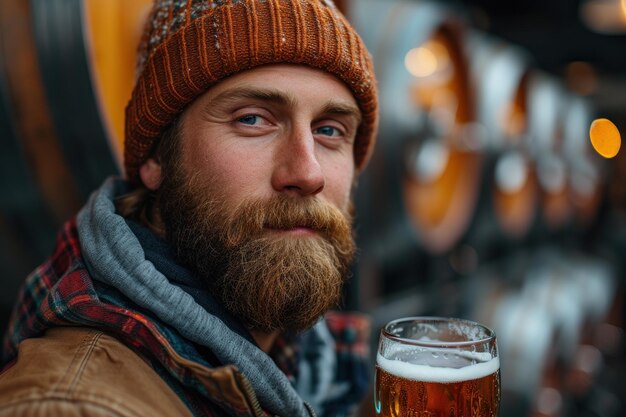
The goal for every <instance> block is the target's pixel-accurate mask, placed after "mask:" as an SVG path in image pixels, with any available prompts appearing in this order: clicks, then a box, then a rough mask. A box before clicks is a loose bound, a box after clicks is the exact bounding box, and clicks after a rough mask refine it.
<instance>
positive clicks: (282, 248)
mask: <svg viewBox="0 0 626 417" xmlns="http://www.w3.org/2000/svg"><path fill="white" fill-rule="evenodd" d="M159 203H160V208H161V212H162V213H161V214H162V216H163V220H164V221H165V225H166V228H167V235H168V239H169V241H170V242H171V243H172V245H173V247H174V249H175V253H176V254H177V256H178V258H179V259H180V260H181V261H183V262H184V263H185V264H186V265H187V266H188V267H190V268H191V269H193V270H195V271H196V272H197V273H199V274H200V276H202V277H203V278H204V279H205V280H206V283H207V284H208V287H209V288H210V289H211V290H212V292H213V293H214V294H215V295H216V296H217V297H218V299H219V300H220V301H221V302H222V303H223V304H224V306H225V308H226V309H227V310H228V311H230V312H231V313H232V314H233V315H235V316H236V317H238V318H239V319H240V320H241V321H242V322H243V324H244V325H245V326H247V327H248V328H249V329H251V330H259V331H264V332H270V331H273V330H289V331H296V332H297V331H301V330H304V329H307V328H308V327H310V326H312V325H313V324H314V323H315V322H316V321H317V320H318V319H319V317H320V316H321V315H322V314H323V313H324V312H325V311H327V310H328V309H329V308H331V307H333V306H335V305H337V304H338V303H339V301H340V298H341V288H342V284H343V282H344V280H345V278H346V276H347V274H348V271H349V265H350V263H351V261H352V258H353V255H354V249H355V246H354V240H353V237H352V229H351V216H350V215H349V214H348V213H344V212H342V211H340V210H339V209H337V208H335V207H334V206H332V205H330V204H328V203H324V202H321V201H320V200H319V199H317V198H315V197H311V198H306V199H305V198H294V197H284V196H279V197H276V198H274V199H272V200H270V201H245V202H243V203H242V204H240V205H239V206H238V207H237V208H233V207H231V206H229V205H228V204H226V199H225V198H223V197H221V196H220V195H219V194H218V193H217V192H215V190H211V189H209V187H206V186H200V185H198V184H196V183H195V182H194V181H193V180H191V179H187V178H184V176H182V175H180V174H177V175H172V176H169V177H166V180H165V181H164V183H163V184H162V186H161V189H160V192H159ZM295 228H305V229H304V230H307V231H311V232H312V233H303V234H298V233H289V232H285V230H289V229H295Z"/></svg>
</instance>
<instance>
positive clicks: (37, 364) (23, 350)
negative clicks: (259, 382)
mask: <svg viewBox="0 0 626 417" xmlns="http://www.w3.org/2000/svg"><path fill="white" fill-rule="evenodd" d="M198 373H200V374H204V375H205V378H203V379H204V381H203V382H204V384H205V385H206V386H207V389H208V390H209V391H210V392H211V391H214V390H216V389H217V390H219V392H220V394H221V396H223V399H224V400H227V401H229V402H230V403H231V404H235V406H236V407H237V408H238V409H241V410H245V409H248V410H249V411H250V415H253V416H254V415H256V416H259V415H264V414H260V409H259V408H258V402H257V401H256V397H255V396H254V393H252V392H251V390H250V389H246V382H247V380H246V379H245V378H244V377H243V375H241V374H240V373H239V372H238V371H237V370H236V368H235V367H233V366H224V367H221V368H216V369H208V368H205V369H202V370H199V372H198ZM191 415H192V414H191V412H190V411H189V409H188V408H187V407H186V406H185V404H184V403H183V402H182V401H181V400H180V399H179V398H178V396H177V395H176V394H175V393H174V392H173V391H172V390H171V389H170V388H169V386H168V385H167V384H166V383H165V382H164V381H163V380H162V379H161V378H160V377H159V375H158V374H157V373H156V372H155V371H154V370H153V369H152V367H151V366H150V365H149V364H148V363H146V362H145V361H144V360H143V359H142V358H141V357H140V356H139V355H137V354H136V353H135V352H133V351H132V350H131V349H130V348H128V347H127V346H125V345H124V344H122V342H120V341H118V340H117V339H115V338H114V337H111V336H109V335H107V334H105V333H102V332H100V331H97V330H93V329H86V328H68V327H64V328H55V329H51V330H48V331H47V332H46V333H45V335H44V336H42V337H39V338H33V339H27V340H25V341H23V342H22V343H21V344H20V345H19V350H18V358H17V362H16V363H15V364H14V365H13V366H12V367H11V368H9V369H8V370H7V371H5V372H4V373H2V374H0V417H9V416H10V417H27V416H33V417H34V416H63V417H79V416H80V417H87V416H89V417H92V416H93V417H105V416H106V417H114V416H115V417H144V416H145V417H173V416H185V417H188V416H191Z"/></svg>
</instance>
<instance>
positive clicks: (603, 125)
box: [589, 119, 622, 158]
mask: <svg viewBox="0 0 626 417" xmlns="http://www.w3.org/2000/svg"><path fill="white" fill-rule="evenodd" d="M589 137H590V138H591V144H592V145H593V148H594V149H595V150H596V152H598V153H599V154H600V155H602V156H603V157H605V158H613V157H614V156H615V155H617V153H618V152H619V149H620V147H621V145H622V137H621V135H620V133H619V130H618V129H617V127H616V126H615V125H614V124H613V122H611V121H610V120H608V119H596V120H594V121H593V122H592V123H591V127H590V129H589Z"/></svg>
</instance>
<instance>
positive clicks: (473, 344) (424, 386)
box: [374, 317, 500, 417]
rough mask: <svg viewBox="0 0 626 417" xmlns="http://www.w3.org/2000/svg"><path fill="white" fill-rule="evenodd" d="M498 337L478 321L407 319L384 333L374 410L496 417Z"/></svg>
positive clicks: (394, 415) (418, 416)
mask: <svg viewBox="0 0 626 417" xmlns="http://www.w3.org/2000/svg"><path fill="white" fill-rule="evenodd" d="M499 406H500V360H499V358H498V347H497V344H496V335H495V333H494V332H493V331H491V330H490V329H488V328H486V327H485V326H482V325H480V324H478V323H475V322H472V321H468V320H461V319H453V318H439V317H408V318H402V319H398V320H394V321H392V322H390V323H388V324H387V325H386V326H385V327H384V328H383V329H382V331H381V335H380V342H379V345H378V354H377V355H376V385H375V391H374V407H375V408H376V414H377V415H379V416H382V417H451V416H454V417H496V416H497V415H498V408H499Z"/></svg>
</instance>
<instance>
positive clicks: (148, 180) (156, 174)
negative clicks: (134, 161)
mask: <svg viewBox="0 0 626 417" xmlns="http://www.w3.org/2000/svg"><path fill="white" fill-rule="evenodd" d="M139 177H140V178H141V181H142V182H143V184H144V185H145V186H146V188H148V189H149V190H152V191H156V190H158V189H159V187H160V186H161V181H162V180H163V177H162V175H161V164H159V163H158V162H157V161H156V160H155V159H153V158H150V159H148V160H147V161H146V162H144V163H143V165H141V167H139Z"/></svg>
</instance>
